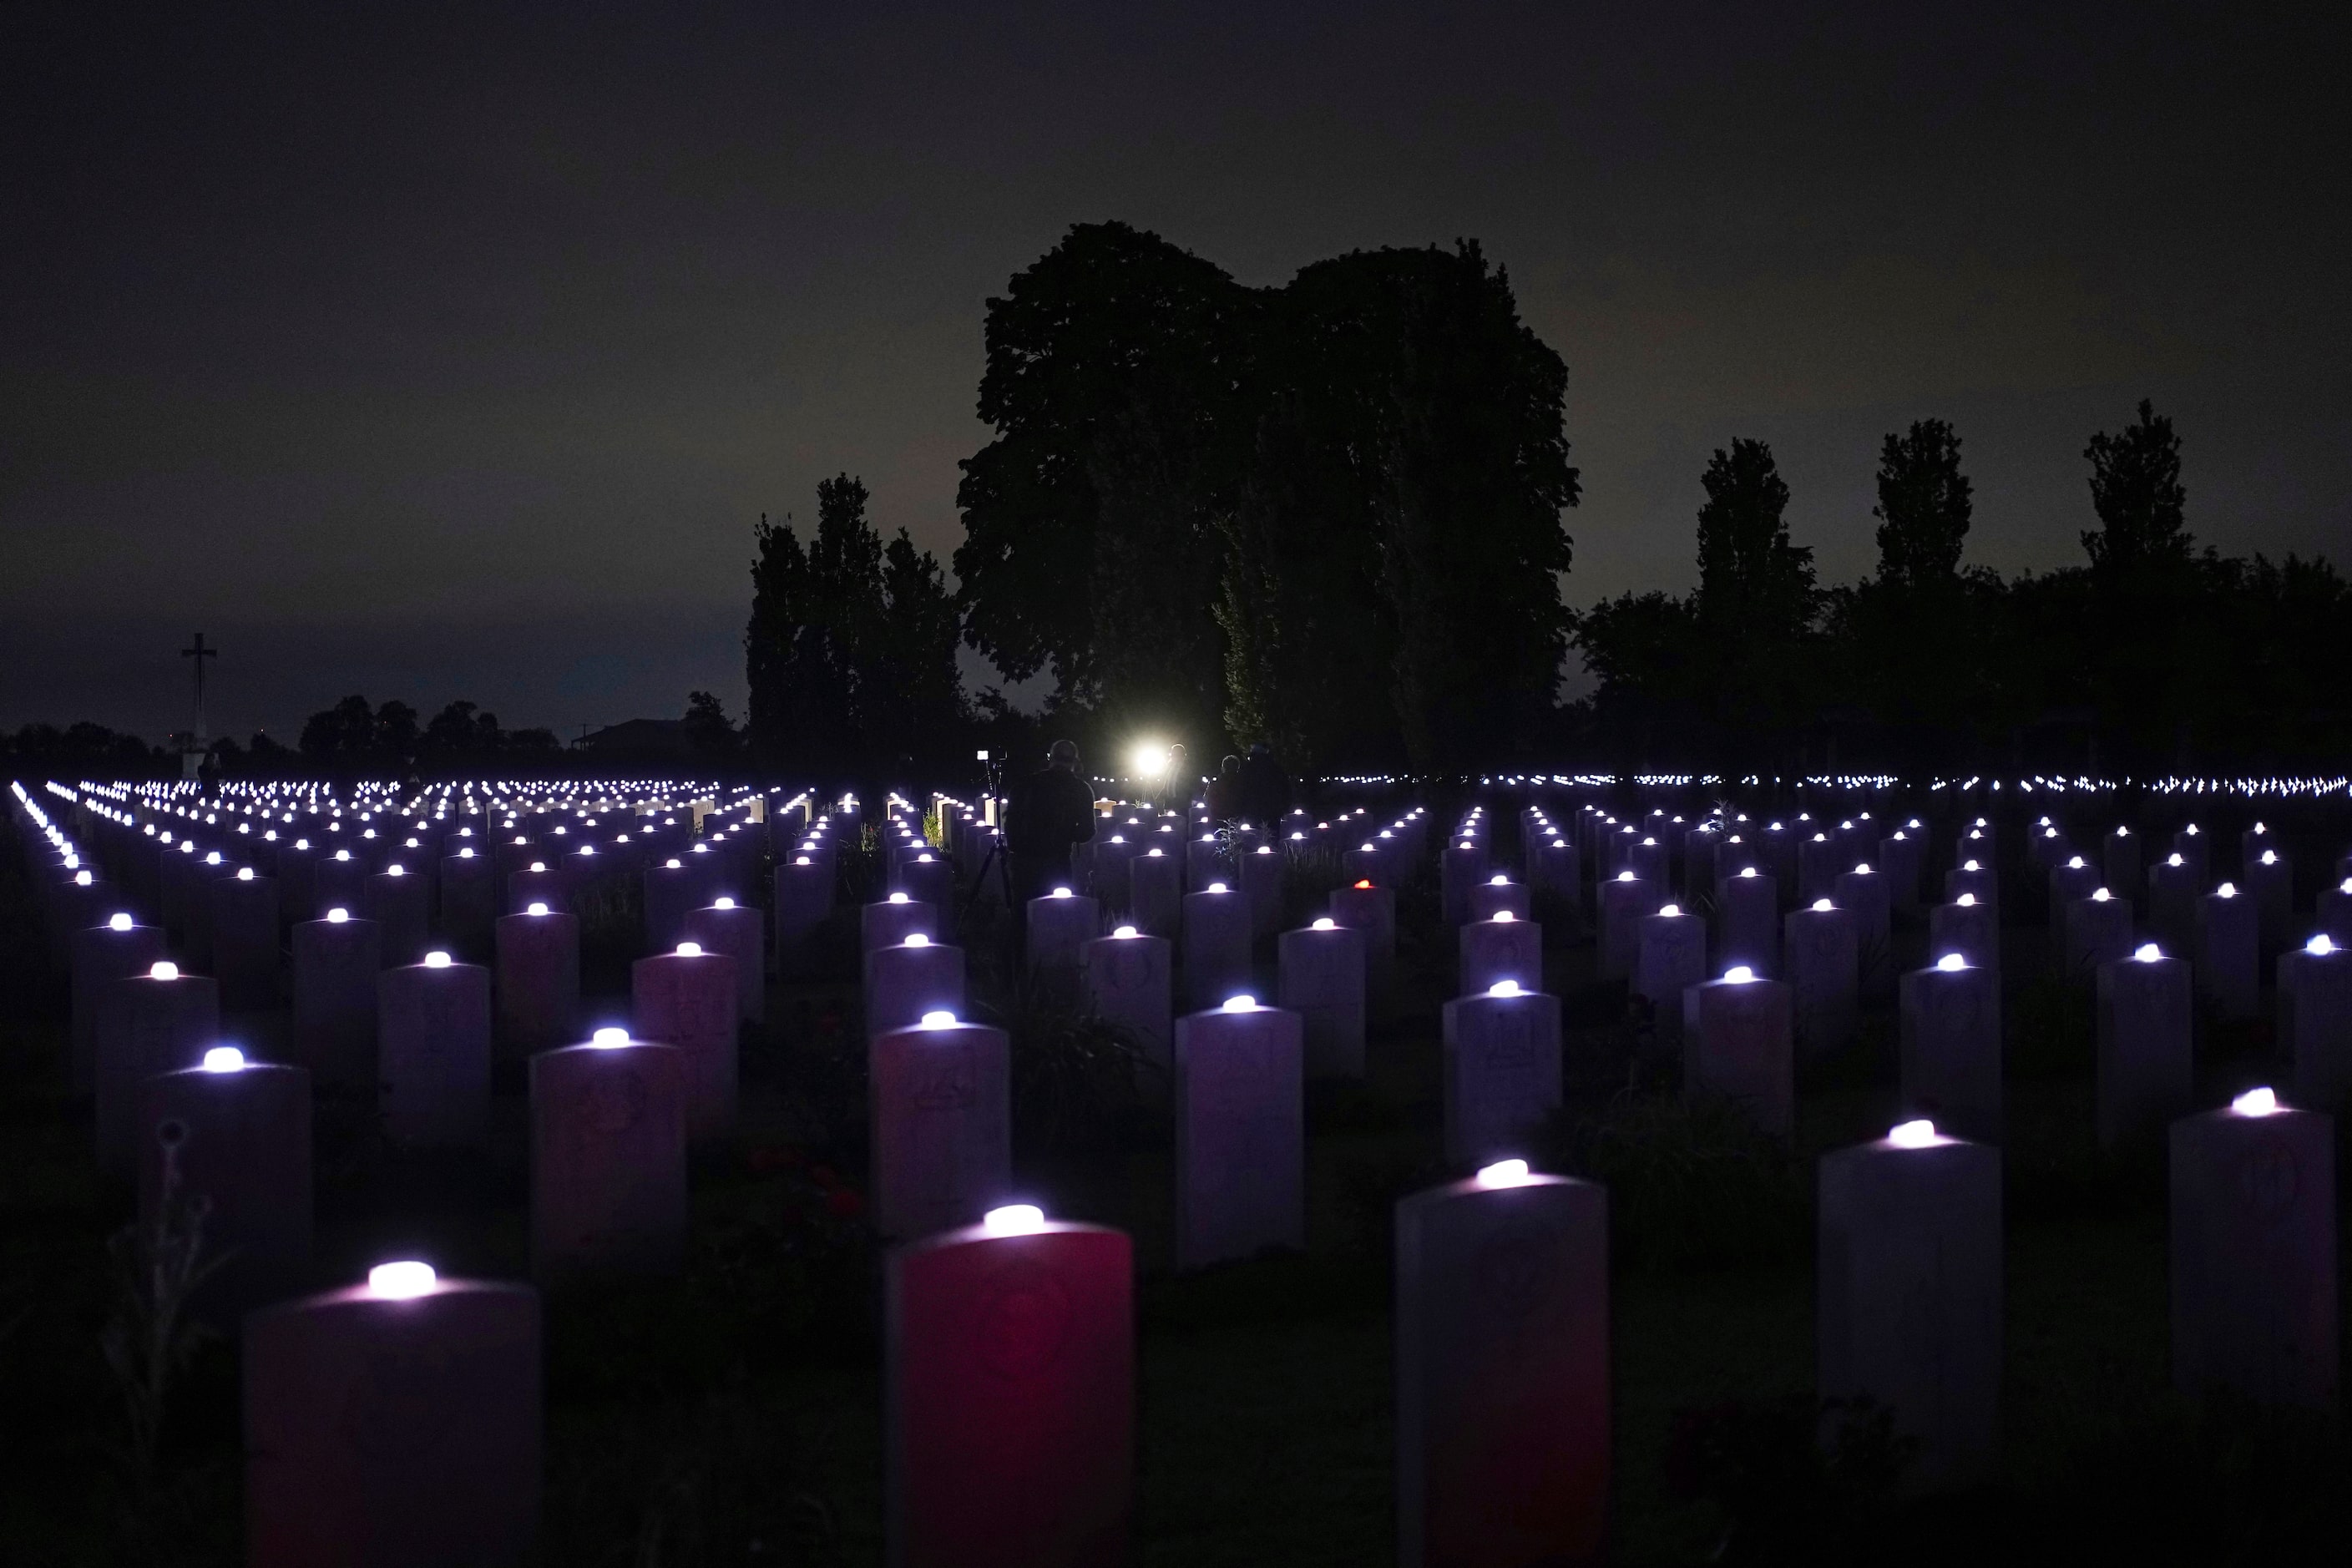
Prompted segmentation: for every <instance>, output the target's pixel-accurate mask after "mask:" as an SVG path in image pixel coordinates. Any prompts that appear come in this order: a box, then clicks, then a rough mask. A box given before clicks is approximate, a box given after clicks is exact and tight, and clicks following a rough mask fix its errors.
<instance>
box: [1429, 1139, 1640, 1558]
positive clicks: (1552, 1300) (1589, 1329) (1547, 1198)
mask: <svg viewBox="0 0 2352 1568" xmlns="http://www.w3.org/2000/svg"><path fill="white" fill-rule="evenodd" d="M1609 1293H1610V1291H1609V1239H1608V1200H1607V1197H1606V1195H1605V1194H1603V1192H1602V1191H1601V1188H1599V1187H1598V1186H1595V1185H1593V1184H1590V1183H1585V1182H1577V1181H1570V1180H1569V1179H1567V1178H1565V1177H1560V1176H1550V1175H1541V1174H1538V1173H1533V1172H1531V1171H1530V1170H1529V1169H1528V1163H1527V1161H1526V1160H1524V1159H1522V1158H1517V1157H1510V1158H1504V1159H1499V1160H1496V1161H1495V1162H1494V1163H1490V1164H1488V1165H1486V1166H1485V1167H1484V1168H1482V1169H1481V1170H1479V1172H1478V1173H1477V1174H1476V1175H1475V1176H1474V1177H1472V1178H1470V1179H1469V1180H1466V1181H1461V1182H1454V1183H1450V1184H1445V1185H1444V1186H1439V1187H1433V1188H1430V1189H1427V1190H1425V1191H1423V1192H1419V1193H1416V1194H1412V1195H1411V1196H1409V1197H1407V1198H1405V1199H1404V1200H1403V1201H1402V1202H1401V1203H1400V1204H1399V1205H1397V1213H1396V1358H1397V1421H1396V1441H1397V1526H1398V1534H1399V1538H1400V1543H1401V1550H1400V1553H1399V1557H1400V1561H1402V1562H1405V1563H1584V1562H1592V1561H1598V1560H1599V1557H1600V1554H1601V1550H1602V1546H1603V1542H1605V1539H1606V1521H1607V1516H1608V1502H1609V1495H1610V1447H1611V1411H1610V1398H1609V1376H1610V1373H1609V1366H1610V1353H1609V1317H1610V1307H1609Z"/></svg>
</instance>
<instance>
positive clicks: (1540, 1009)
mask: <svg viewBox="0 0 2352 1568" xmlns="http://www.w3.org/2000/svg"><path fill="white" fill-rule="evenodd" d="M1439 1021H1440V1026H1441V1042H1442V1046H1441V1051H1440V1076H1441V1079H1442V1085H1443V1089H1444V1128H1445V1149H1446V1157H1447V1158H1448V1159H1450V1160H1453V1161H1455V1162H1457V1163H1466V1162H1470V1161H1474V1160H1478V1159H1483V1158H1486V1157H1488V1156H1490V1155H1492V1154H1494V1153H1495V1152H1498V1151H1500V1150H1504V1149H1507V1148H1510V1147H1516V1146H1518V1145H1522V1144H1524V1143H1525V1142H1527V1140H1528V1138H1529V1137H1530V1136H1531V1135H1532V1134H1533V1132H1534V1131H1535V1130H1536V1129H1537V1128H1538V1127H1539V1126H1540V1125H1541V1124H1542V1122H1543V1121H1544V1120H1545V1118H1546V1117H1548V1116H1549V1114H1550V1113H1551V1112H1552V1111H1553V1110H1555V1109H1557V1108H1558V1107H1559V1102H1560V1087H1561V1077H1560V1069H1561V1058H1560V1039H1559V999H1558V998H1557V997H1554V996H1549V995H1545V994H1542V993H1541V992H1539V991H1538V990H1537V989H1535V987H1533V986H1531V985H1525V984H1520V983H1519V982H1518V981H1517V980H1514V979H1511V978H1508V977H1505V978H1500V979H1497V980H1496V981H1494V982H1493V983H1492V984H1489V985H1488V986H1487V987H1486V989H1485V990H1484V991H1482V992H1479V993H1476V994H1471V995H1465V996H1461V997H1457V998H1455V999H1454V1001H1451V1002H1448V1003H1446V1004H1445V1005H1444V1007H1443V1008H1442V1009H1441V1010H1440V1019H1439Z"/></svg>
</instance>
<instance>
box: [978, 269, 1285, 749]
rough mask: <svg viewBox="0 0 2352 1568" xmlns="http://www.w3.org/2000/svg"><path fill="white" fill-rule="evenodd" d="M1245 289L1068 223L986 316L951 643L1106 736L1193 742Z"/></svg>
mask: <svg viewBox="0 0 2352 1568" xmlns="http://www.w3.org/2000/svg"><path fill="white" fill-rule="evenodd" d="M1254 309H1255V305H1254V300H1253V297H1252V294H1251V291H1250V290H1248V289H1244V288H1242V287H1241V286H1240V285H1239V284H1237V283H1235V282H1234V280H1233V279H1231V278H1230V277H1228V276H1226V274H1225V273H1224V272H1223V270H1221V269H1220V268H1217V267H1215V266H1213V265H1212V264H1211V263H1209V262H1207V261H1204V260H1202V259H1201V258H1199V257H1196V256H1193V255H1192V254H1190V253H1188V252H1186V251H1183V250H1180V249H1178V248H1177V247H1174V246H1172V245H1170V244H1169V243H1168V242H1167V241H1165V240H1163V239H1161V238H1160V237H1158V236H1157V235H1152V234H1148V233H1144V232H1142V231H1140V230H1138V229H1135V228H1131V227H1129V226H1127V225H1125V224H1119V223H1105V224H1083V225H1079V226H1075V227H1073V228H1072V229H1071V230H1070V231H1069V233H1068V234H1067V235H1066V236H1065V237H1063V239H1062V241H1061V243H1060V244H1058V245H1056V246H1055V247H1054V248H1053V249H1052V250H1051V251H1049V252H1047V253H1046V254H1045V256H1044V257H1043V258H1040V259H1039V260H1037V261H1036V262H1035V263H1034V264H1033V265H1032V266H1030V267H1029V268H1026V269H1024V271H1022V272H1021V273H1019V274H1017V275H1016V276H1015V277H1014V278H1013V280H1012V283H1011V285H1010V286H1009V287H1008V288H1007V289H1006V291H1005V294H1004V295H1003V298H1000V299H994V300H990V301H989V302H988V315H987V324H986V329H985V342H986V348H987V369H986V371H985V372H984V374H982V379H981V386H980V416H981V418H982V420H984V421H985V422H986V423H987V424H988V425H990V426H992V428H993V429H994V430H995V432H996V435H995V438H994V439H993V440H992V441H991V442H990V443H989V444H988V445H987V446H986V447H982V449H981V450H980V451H979V452H977V453H975V454H974V455H973V456H972V457H971V458H967V459H965V461H964V463H963V465H962V466H963V480H962V483H961V486H960V487H959V489H958V492H957V503H958V505H959V506H960V507H961V510H962V512H963V521H964V530H965V539H964V542H963V544H962V545H961V547H960V548H958V550H957V551H956V552H955V561H954V564H955V571H956V576H957V578H958V581H959V584H960V593H959V599H960V603H961V607H962V609H963V611H964V614H965V632H966V636H967V637H969V639H970V640H971V644H972V646H973V647H977V648H979V649H980V650H981V651H982V652H983V653H985V654H987V655H988V656H989V657H990V658H992V659H993V660H994V661H995V662H996V664H997V666H998V667H999V668H1002V669H1003V670H1004V671H1005V673H1006V674H1008V675H1010V676H1012V677H1013V679H1027V678H1029V677H1031V676H1034V675H1036V674H1038V673H1039V672H1041V671H1043V670H1045V669H1047V668H1049V667H1050V668H1051V669H1052V671H1053V674H1054V677H1055V693H1054V700H1055V703H1056V705H1058V706H1061V707H1065V708H1070V709H1075V710H1078V711H1079V712H1081V713H1085V714H1089V715H1093V716H1096V717H1097V719H1098V720H1100V721H1102V723H1103V724H1104V725H1105V726H1106V727H1108V728H1113V729H1118V728H1126V727H1130V726H1138V725H1145V724H1172V725H1175V726H1177V727H1178V728H1179V729H1180V730H1182V731H1191V732H1193V733H1205V732H1209V731H1213V728H1214V726H1215V724H1216V721H1217V714H1218V709H1219V706H1220V697H1221V688H1222V677H1223V668H1222V658H1221V650H1220V648H1219V647H1218V643H1217V637H1216V626H1215V623H1214V621H1213V617H1212V615H1211V610H1210V605H1211V601H1212V599H1213V596H1214V594H1215V591H1216V587H1217V581H1218V569H1219V566H1220V563H1221V557H1222V553H1223V550H1222V543H1223V541H1222V539H1221V536H1220V534H1219V531H1218V528H1217V519H1218V515H1219V513H1220V511H1221V510H1223V508H1224V507H1225V506H1227V505H1228V504H1230V501H1231V499H1232V497H1233V494H1234V481H1235V478H1236V471H1237V467H1238V465H1237V462H1236V456H1235V455H1236V453H1237V452H1239V451H1242V450H1244V449H1245V446H1246V441H1247V436H1248V432H1247V429H1246V426H1245V423H1244V421H1243V420H1241V419H1240V418H1239V417H1238V415H1239V413H1240V410H1241V406H1242V405H1241V397H1242V381H1243V371H1242V365H1241V361H1242V358H1243V354H1244V344H1245V332H1244V323H1245V321H1246V320H1247V318H1248V317H1249V316H1250V314H1251V313H1252V311H1253V310H1254Z"/></svg>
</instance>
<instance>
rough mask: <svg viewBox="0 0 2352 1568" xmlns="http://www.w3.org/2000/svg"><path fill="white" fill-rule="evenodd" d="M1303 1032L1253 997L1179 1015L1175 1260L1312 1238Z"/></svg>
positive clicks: (1194, 1263) (1190, 1263)
mask: <svg viewBox="0 0 2352 1568" xmlns="http://www.w3.org/2000/svg"><path fill="white" fill-rule="evenodd" d="M1304 1064H1305V1031H1304V1027H1303V1023H1302V1020H1301V1019H1300V1017H1299V1016H1298V1015H1297V1014H1296V1013H1293V1012H1291V1011H1289V1010H1287V1009H1286V1008H1279V1007H1263V1006H1260V1005H1257V1003H1256V1001H1255V998H1253V997H1250V996H1248V995H1245V994H1244V995H1236V996H1233V997H1229V998H1227V999H1226V1001H1225V1002H1224V1003H1223V1005H1221V1006H1218V1007H1216V1008H1214V1009H1212V1010H1209V1011H1205V1012H1200V1013H1193V1014H1189V1015H1187V1016H1184V1017H1181V1018H1179V1019H1177V1020H1176V1048H1175V1084H1174V1092H1175V1104H1176V1213H1177V1229H1176V1261H1177V1266H1178V1267H1179V1268H1202V1267H1204V1266H1206V1265H1208V1264H1211V1263H1217V1262H1222V1261H1224V1260H1227V1259H1231V1258H1248V1257H1251V1256H1253V1255H1255V1254H1256V1253H1258V1252H1260V1251H1263V1250H1265V1249H1266V1248H1268V1247H1281V1248H1296V1247H1303V1246H1304V1245H1305V1243H1306V1225H1307V1211H1306V1123H1305V1099H1304V1093H1305V1089H1304V1085H1305V1068H1304Z"/></svg>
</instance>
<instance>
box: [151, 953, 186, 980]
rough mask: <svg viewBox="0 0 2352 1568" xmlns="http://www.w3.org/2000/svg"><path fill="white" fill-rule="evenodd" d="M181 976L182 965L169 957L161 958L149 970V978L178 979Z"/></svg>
mask: <svg viewBox="0 0 2352 1568" xmlns="http://www.w3.org/2000/svg"><path fill="white" fill-rule="evenodd" d="M179 977H180V966H179V965H178V964H176V963H173V962H172V961H171V960H170V959H168V958H166V959H163V960H160V961H159V962H158V963H156V965H155V967H154V968H152V969H150V970H149V971H148V972H147V978H148V979H150V980H177V979H178V978H179Z"/></svg>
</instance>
